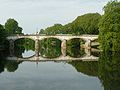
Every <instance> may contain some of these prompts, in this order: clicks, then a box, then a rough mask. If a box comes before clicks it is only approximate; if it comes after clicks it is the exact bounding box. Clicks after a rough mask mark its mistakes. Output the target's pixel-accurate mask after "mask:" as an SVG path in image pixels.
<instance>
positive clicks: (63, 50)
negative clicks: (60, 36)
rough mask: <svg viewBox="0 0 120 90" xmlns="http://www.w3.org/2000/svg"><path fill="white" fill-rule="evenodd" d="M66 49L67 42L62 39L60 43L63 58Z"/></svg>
mask: <svg viewBox="0 0 120 90" xmlns="http://www.w3.org/2000/svg"><path fill="white" fill-rule="evenodd" d="M66 49H67V40H65V39H64V40H63V41H62V42H61V53H62V55H63V56H66V51H67V50H66Z"/></svg>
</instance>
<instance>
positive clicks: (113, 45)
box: [99, 0, 120, 51]
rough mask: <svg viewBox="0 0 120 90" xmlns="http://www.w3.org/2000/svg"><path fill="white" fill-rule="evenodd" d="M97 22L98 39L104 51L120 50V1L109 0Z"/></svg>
mask: <svg viewBox="0 0 120 90" xmlns="http://www.w3.org/2000/svg"><path fill="white" fill-rule="evenodd" d="M104 11H105V14H104V15H103V16H102V19H101V21H100V23H99V32H100V33H99V41H100V44H101V48H102V49H103V50H105V51H120V2H118V1H117V0H114V1H110V2H109V3H108V4H107V5H106V6H105V7H104Z"/></svg>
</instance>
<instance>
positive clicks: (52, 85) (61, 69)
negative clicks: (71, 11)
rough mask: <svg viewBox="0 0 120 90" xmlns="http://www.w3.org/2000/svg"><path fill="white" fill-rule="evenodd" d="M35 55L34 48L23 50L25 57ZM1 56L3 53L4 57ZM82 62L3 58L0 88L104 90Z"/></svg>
mask: <svg viewBox="0 0 120 90" xmlns="http://www.w3.org/2000/svg"><path fill="white" fill-rule="evenodd" d="M32 55H34V51H32V50H28V51H25V52H24V53H22V56H23V57H29V56H32ZM2 56H3V55H2V53H1V57H2ZM77 63H79V64H80V65H79V64H78V66H77V65H76V64H77ZM82 63H83V62H82V61H78V62H77V61H75V62H62V61H61V62H54V61H47V62H29V61H17V60H16V61H13V60H12V61H8V60H4V58H3V57H2V60H1V62H0V64H1V65H2V66H1V67H0V68H1V69H0V70H1V73H0V89H1V90H33V89H35V90H103V87H102V85H101V83H100V80H99V78H98V77H97V76H96V75H94V74H91V73H92V71H89V67H88V68H85V66H87V65H86V64H85V66H81V64H82ZM87 63H89V62H87ZM93 64H96V66H97V62H95V63H93ZM82 68H83V69H82ZM84 68H85V70H84ZM90 68H91V67H90ZM80 70H81V71H80ZM85 73H86V74H85ZM95 73H96V72H95Z"/></svg>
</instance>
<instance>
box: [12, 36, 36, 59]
mask: <svg viewBox="0 0 120 90" xmlns="http://www.w3.org/2000/svg"><path fill="white" fill-rule="evenodd" d="M25 50H27V51H28V50H32V51H34V50H35V41H33V40H31V39H27V38H25V39H18V40H16V41H15V50H14V51H15V56H17V57H22V53H24V52H25Z"/></svg>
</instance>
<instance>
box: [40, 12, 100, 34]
mask: <svg viewBox="0 0 120 90" xmlns="http://www.w3.org/2000/svg"><path fill="white" fill-rule="evenodd" d="M100 18H101V15H100V14H98V13H88V14H85V15H82V16H78V17H77V19H75V20H74V21H73V22H72V23H69V24H66V25H64V26H63V25H61V24H55V25H54V26H51V27H48V28H46V29H45V30H43V29H41V30H40V34H49V35H54V34H74V35H80V34H98V33H99V31H98V23H99V20H100Z"/></svg>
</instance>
